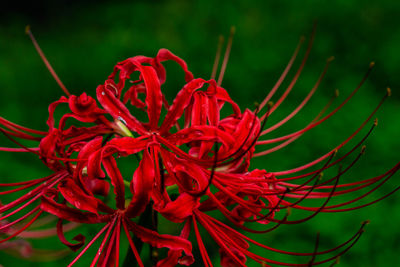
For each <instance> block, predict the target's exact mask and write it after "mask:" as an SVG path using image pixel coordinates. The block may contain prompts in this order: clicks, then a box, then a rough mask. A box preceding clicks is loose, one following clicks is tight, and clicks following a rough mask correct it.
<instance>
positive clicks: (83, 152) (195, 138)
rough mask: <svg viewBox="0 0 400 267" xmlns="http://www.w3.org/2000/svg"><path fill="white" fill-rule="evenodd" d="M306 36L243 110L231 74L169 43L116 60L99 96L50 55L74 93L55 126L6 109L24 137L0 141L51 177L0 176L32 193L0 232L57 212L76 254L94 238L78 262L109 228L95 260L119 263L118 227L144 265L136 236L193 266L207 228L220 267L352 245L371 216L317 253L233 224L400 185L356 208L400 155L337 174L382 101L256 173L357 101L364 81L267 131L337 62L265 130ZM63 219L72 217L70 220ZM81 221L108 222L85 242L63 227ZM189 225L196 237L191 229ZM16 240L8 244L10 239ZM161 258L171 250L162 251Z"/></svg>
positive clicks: (282, 217)
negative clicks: (368, 173)
mask: <svg viewBox="0 0 400 267" xmlns="http://www.w3.org/2000/svg"><path fill="white" fill-rule="evenodd" d="M302 42H303V41H301V42H300V44H299V46H298V47H297V48H296V50H295V53H294V55H293V57H292V58H291V60H290V62H289V64H288V66H287V68H286V69H285V71H284V73H283V74H282V76H281V78H280V79H279V81H278V82H277V83H276V85H275V86H274V88H273V89H272V91H271V92H270V93H269V95H268V96H267V97H266V99H265V100H264V101H263V102H262V103H261V104H260V105H259V106H257V107H256V109H255V110H254V111H251V110H248V109H247V110H245V111H241V109H240V108H239V106H238V105H237V104H236V103H235V102H234V101H233V100H232V99H231V98H230V96H229V94H228V93H227V91H226V90H225V89H224V88H222V87H221V86H220V83H221V80H222V78H221V79H219V82H218V83H217V82H216V81H215V80H214V79H211V80H204V79H201V78H196V79H195V78H194V77H193V75H192V73H191V72H190V71H189V70H188V67H187V65H186V63H185V62H184V61H183V60H182V59H180V58H178V57H177V56H175V55H174V54H172V53H171V52H169V51H168V50H166V49H161V50H160V51H159V52H158V54H157V56H156V57H154V58H149V57H144V56H136V57H132V58H129V59H126V60H124V61H122V62H120V63H118V64H117V65H116V66H115V67H114V71H113V72H112V74H111V75H110V76H109V77H108V79H107V80H106V81H105V83H104V84H102V85H99V86H98V87H97V90H96V98H97V101H98V102H99V103H100V105H98V104H97V102H96V100H95V99H94V98H92V97H90V96H88V95H87V94H86V93H83V94H81V95H80V96H74V95H70V94H69V93H68V91H67V90H66V88H65V87H64V86H63V85H62V83H61V82H60V81H59V79H58V77H57V76H56V75H55V73H54V71H53V70H52V68H51V66H50V65H49V64H48V62H47V61H45V62H46V64H48V67H49V69H50V71H51V72H52V73H53V75H54V76H55V78H56V80H57V81H58V82H59V83H60V85H61V87H62V88H63V89H64V91H65V92H66V93H67V95H68V97H61V98H60V99H59V100H58V101H56V102H54V103H52V104H50V106H49V114H50V115H49V118H48V120H47V124H48V127H49V130H48V131H47V132H42V131H36V130H32V129H28V128H25V127H22V126H20V125H17V124H14V123H12V122H9V121H7V120H6V119H4V118H0V123H1V125H2V128H0V129H1V131H2V133H3V134H4V135H5V136H7V137H8V138H9V139H11V140H12V141H14V142H15V143H16V144H18V145H19V146H20V148H1V150H3V151H10V152H31V153H34V154H36V155H38V156H39V157H40V158H41V159H42V161H43V162H44V164H46V165H47V167H48V168H49V169H51V170H52V171H53V174H52V175H50V176H47V177H43V178H40V179H34V180H29V181H24V182H18V183H11V184H4V183H3V184H0V187H2V188H6V187H15V189H10V190H7V191H3V192H1V193H0V194H1V195H5V194H11V193H14V192H19V191H22V190H28V193H27V194H25V195H23V196H21V197H19V198H17V199H15V200H14V201H12V202H10V203H7V204H4V205H1V206H0V214H1V218H0V222H1V224H0V232H1V233H2V235H4V236H5V237H4V239H2V240H1V241H0V243H4V242H5V243H4V244H7V242H6V241H8V240H10V239H11V238H13V237H15V236H18V235H20V236H21V235H22V236H23V235H24V233H25V234H26V233H27V232H28V231H27V230H26V229H27V228H28V227H29V226H31V225H32V224H34V223H35V222H37V220H39V218H41V217H42V216H43V215H42V214H44V213H48V214H52V215H54V216H56V217H57V218H58V223H57V225H56V226H55V229H49V230H48V231H50V232H54V233H56V234H57V235H58V237H59V239H60V241H61V242H62V243H64V244H65V245H67V246H68V247H70V248H71V249H72V250H73V251H78V250H79V249H81V248H82V247H83V246H84V245H85V246H84V247H83V249H82V250H81V251H80V253H79V254H78V255H77V256H76V258H75V259H74V260H73V261H72V262H71V264H70V266H71V265H73V264H74V263H75V262H76V261H77V260H78V259H79V258H80V257H81V256H82V255H83V254H85V252H86V251H87V249H88V248H89V247H91V246H92V245H93V243H94V242H95V241H96V240H97V239H99V238H100V237H102V236H103V237H102V241H101V244H100V246H99V248H98V250H97V253H96V255H95V256H94V259H93V261H92V266H94V265H96V264H97V265H98V266H118V265H119V262H120V260H119V257H120V239H121V236H123V234H122V233H121V232H124V233H125V235H126V237H127V239H128V241H129V244H130V246H131V250H132V253H133V255H134V257H135V259H136V261H137V263H138V264H139V266H144V264H143V262H142V259H141V257H140V251H139V249H138V248H137V245H135V243H136V244H137V243H138V242H134V240H133V238H132V235H133V236H134V238H135V239H137V240H139V241H141V242H142V243H147V244H149V245H150V246H151V248H152V251H153V253H152V260H153V264H155V265H157V266H175V265H177V264H181V265H191V264H192V263H193V262H194V261H195V259H194V256H193V252H192V242H193V240H196V242H197V245H198V249H199V251H200V254H201V257H202V260H203V262H204V265H205V266H212V262H211V259H210V257H209V255H208V253H207V249H206V246H205V244H204V243H203V240H202V236H201V234H200V230H199V225H201V226H202V227H203V228H204V229H205V230H206V231H207V232H208V233H209V235H210V236H211V238H212V239H213V240H214V241H215V242H216V243H217V244H218V246H219V247H220V255H221V265H222V266H245V265H246V261H247V259H248V258H251V259H252V260H254V261H256V262H258V263H260V264H262V265H263V266H269V265H271V264H272V265H283V266H309V265H317V264H321V263H325V262H329V261H332V260H335V259H336V258H337V257H338V256H340V255H342V254H343V253H345V252H346V251H347V250H348V249H349V248H350V247H351V246H352V245H354V243H355V242H356V241H357V240H358V238H359V237H360V235H361V234H362V232H363V226H364V224H363V226H362V227H361V228H360V230H358V231H357V232H356V234H355V235H354V236H353V237H351V238H350V239H348V240H347V241H346V242H344V243H343V244H341V245H339V246H337V247H335V248H332V249H328V250H324V251H318V250H317V247H316V248H315V251H313V252H307V253H300V252H288V251H282V250H278V249H275V248H272V247H270V246H267V245H265V244H261V243H258V242H257V241H255V240H253V239H251V238H249V237H247V236H246V235H245V234H242V233H240V232H239V231H237V230H235V229H241V230H243V231H246V232H250V233H266V232H269V231H272V230H274V229H275V228H277V227H279V225H281V224H295V223H300V222H304V221H306V220H308V219H311V218H312V217H314V216H315V215H316V214H318V213H319V212H338V211H347V210H352V209H357V208H360V207H364V206H367V205H370V204H373V203H375V202H376V201H378V200H380V199H382V198H384V197H386V196H388V195H390V194H392V193H393V192H394V191H396V190H398V189H399V187H398V188H395V189H394V190H393V191H392V192H390V193H388V194H387V195H385V196H384V197H381V198H379V199H378V200H375V201H372V202H368V203H362V204H359V205H356V206H354V205H351V204H353V203H355V202H358V201H359V200H361V199H363V198H364V197H366V196H368V195H370V194H371V193H372V192H374V191H375V190H376V189H377V188H378V187H380V186H381V185H382V184H383V183H385V182H386V181H387V180H388V179H389V178H390V177H392V176H393V175H394V174H395V173H396V172H397V171H398V169H399V167H400V163H398V164H396V165H395V166H394V167H393V168H391V169H390V170H389V171H387V172H386V173H384V174H382V175H380V176H377V177H372V178H368V179H365V180H360V181H357V182H352V183H339V179H340V177H341V176H342V175H343V174H344V173H346V172H347V171H348V170H349V169H350V168H351V167H352V166H353V165H354V163H355V162H356V161H357V160H358V159H359V158H360V156H361V155H362V154H363V151H364V148H363V146H362V145H363V142H364V141H365V139H366V138H367V137H368V135H369V134H370V132H371V131H372V129H373V128H374V127H375V125H376V123H372V128H371V130H370V131H369V132H368V133H367V134H366V136H365V137H363V138H362V139H361V140H360V141H359V143H358V144H356V145H355V146H354V147H352V148H351V149H350V150H348V151H347V152H346V153H344V155H342V156H341V157H339V158H337V159H335V155H336V154H337V151H338V150H339V149H341V148H342V147H343V146H344V145H345V144H346V143H348V141H349V140H350V139H352V138H353V137H354V136H355V135H356V134H357V133H358V132H359V131H360V130H361V129H362V128H363V127H364V126H365V125H366V124H367V123H368V122H369V120H370V119H371V118H372V116H373V115H374V113H375V112H376V110H377V109H378V108H379V106H380V105H381V104H382V102H380V103H379V105H378V107H377V108H376V109H375V110H374V111H373V112H372V113H371V115H370V116H369V117H368V118H367V119H366V120H365V121H364V122H363V123H362V125H361V126H360V127H359V128H358V129H356V131H355V132H354V134H352V135H351V136H350V137H349V138H347V139H346V140H345V141H344V142H343V143H341V144H340V145H338V146H337V147H335V148H334V149H332V150H331V151H329V152H328V153H326V154H325V155H323V156H320V157H319V158H318V159H316V160H314V161H312V162H310V163H308V164H305V165H303V166H300V167H297V168H295V169H292V170H287V171H282V172H275V173H273V172H268V171H266V170H258V169H255V170H249V167H250V161H251V159H252V158H253V157H258V156H262V155H266V154H269V153H271V152H273V151H276V150H278V149H280V148H282V147H284V146H286V145H288V144H289V143H291V142H293V141H294V140H296V139H297V138H299V137H300V136H301V135H302V134H303V133H305V132H306V131H308V130H310V129H312V128H314V127H316V126H317V125H319V124H321V123H322V122H324V121H325V120H327V119H328V118H329V117H331V116H332V115H333V114H334V113H336V111H338V110H339V109H340V108H341V107H342V106H343V105H344V104H346V102H348V101H349V100H350V98H351V97H352V95H354V94H355V92H356V91H357V90H358V89H359V88H360V87H361V85H362V83H363V82H364V80H365V78H366V77H365V78H364V79H363V80H362V82H361V83H360V84H359V86H357V88H356V89H355V90H354V91H353V92H352V93H351V94H350V95H349V96H348V97H347V98H346V99H345V100H344V101H343V102H342V103H341V104H340V105H339V106H338V107H336V108H335V109H333V111H331V112H330V113H328V114H326V115H324V113H325V111H326V110H327V109H328V108H329V106H326V107H325V108H324V109H323V110H322V112H321V113H320V114H318V116H317V117H316V118H315V119H314V120H313V121H312V122H311V123H310V124H308V125H306V126H305V127H304V128H303V129H300V130H298V131H296V132H294V133H291V134H288V135H285V136H282V137H279V138H273V139H268V137H267V134H268V133H270V132H271V131H273V130H275V129H277V128H278V127H280V126H281V125H283V124H284V123H286V122H287V121H288V120H289V119H291V118H292V117H293V116H294V115H296V113H297V112H298V111H299V110H300V109H301V108H302V107H303V106H304V105H305V104H306V103H307V101H308V99H309V98H310V97H311V96H312V94H313V93H314V92H315V90H316V89H317V87H318V86H319V83H320V82H321V80H322V78H323V76H324V75H325V72H326V70H327V67H328V65H329V62H330V60H328V63H327V66H326V68H325V69H324V70H323V72H322V74H321V76H320V78H319V79H318V81H317V82H316V84H315V86H314V88H313V89H312V90H311V91H310V93H309V94H308V95H307V96H306V98H305V99H304V100H303V101H302V102H301V104H300V105H299V106H298V107H297V108H296V109H295V110H294V111H293V112H292V113H291V114H290V115H289V116H287V117H286V118H285V119H283V120H282V121H280V122H279V123H276V124H275V125H270V126H269V127H268V128H266V129H264V128H265V126H266V125H267V123H266V122H267V118H268V116H269V115H270V114H272V113H273V112H274V111H275V110H276V109H277V108H278V106H279V105H280V104H281V103H282V101H283V100H284V99H285V97H286V96H287V95H288V94H289V92H290V91H291V89H292V88H293V86H294V85H295V83H296V80H297V78H298V77H299V75H300V73H301V71H302V69H303V66H304V64H305V62H306V60H307V57H308V54H309V52H310V49H311V44H312V38H311V41H310V44H309V46H308V48H307V51H306V53H305V56H304V58H303V60H302V63H301V64H300V67H299V69H298V71H297V72H296V74H295V76H294V78H293V79H292V81H291V83H290V85H289V86H288V88H287V89H286V91H285V92H284V93H283V95H282V97H281V98H280V99H279V100H278V101H277V102H276V103H275V104H272V103H269V100H270V99H271V97H272V96H273V94H274V93H275V92H276V91H277V89H278V88H279V87H280V85H281V83H282V81H283V79H284V78H285V76H286V75H287V73H288V71H289V70H290V69H291V67H292V64H293V62H294V60H295V58H296V56H297V54H298V52H299V50H300V46H301V43H302ZM35 44H36V43H35ZM229 47H230V45H229ZM37 48H38V46H37ZM38 49H39V51H40V48H38ZM228 50H229V49H228ZM40 53H41V55H42V56H43V54H42V52H41V51H40ZM43 57H44V56H43ZM226 58H227V57H226ZM167 60H172V61H175V62H176V63H178V64H179V65H180V66H181V68H182V69H183V72H184V77H185V81H186V83H185V85H184V86H183V88H182V89H181V90H180V91H179V92H178V94H177V95H176V97H175V99H174V101H173V102H172V103H168V101H167V100H166V97H165V96H164V94H163V92H162V90H161V88H162V85H163V84H164V82H165V80H166V71H165V68H164V66H163V62H164V61H167ZM225 63H226V61H225ZM225 65H226V64H225ZM371 67H372V64H371ZM370 69H371V68H370ZM370 69H369V70H368V73H369V71H370ZM222 73H223V71H222ZM222 75H223V74H222ZM367 75H368V74H367ZM367 75H366V76H367ZM389 93H390V91H388V94H389ZM59 105H68V108H69V110H70V111H69V112H68V113H66V114H64V115H63V116H62V117H61V119H60V120H59V121H58V122H57V123H56V121H55V119H54V113H55V111H56V109H57V107H58V106H59ZM226 105H229V106H231V110H232V113H231V114H230V115H228V116H225V117H224V116H223V115H222V114H221V110H222V108H223V107H224V106H226ZM265 109H266V110H265ZM263 110H265V111H264V112H263V114H262V115H260V114H261V113H262V111H263ZM143 112H144V114H145V115H147V119H146V120H145V122H141V121H140V120H139V119H138V116H136V114H141V113H143ZM75 122H78V123H75ZM82 125H84V126H82ZM16 138H20V139H28V140H36V141H38V142H39V143H38V147H35V148H28V147H26V146H24V145H23V144H21V143H20V142H19V141H17V139H16ZM277 143H278V145H276V146H274V147H272V148H269V149H262V148H261V147H262V146H263V145H265V144H277ZM358 148H361V152H360V153H359V154H358V155H357V156H356V157H355V159H354V160H353V162H351V163H350V164H349V165H347V166H345V167H343V168H339V171H338V173H337V174H336V175H334V176H333V177H329V178H327V179H325V180H324V181H322V172H323V171H325V170H327V169H329V168H332V167H334V166H340V165H341V161H342V160H343V159H345V158H347V157H348V156H350V155H351V154H353V152H355V151H356V150H357V149H358ZM256 151H257V152H256ZM121 157H124V158H125V157H126V158H128V159H129V160H131V165H130V166H137V167H135V168H133V167H132V168H131V170H130V173H129V176H126V174H124V173H125V172H124V171H123V169H122V168H121V167H120V158H121ZM135 161H137V162H135ZM318 164H319V165H322V166H318ZM130 176H132V177H130ZM295 181H298V182H297V183H296V182H295ZM366 187H370V189H369V191H367V192H366V193H363V194H362V195H357V196H355V197H354V198H352V199H351V200H348V201H345V202H343V203H338V204H335V205H329V201H330V200H331V199H332V198H334V197H336V196H341V195H344V194H353V193H354V192H357V191H358V190H359V189H363V188H366ZM305 199H325V200H324V201H323V203H322V204H321V205H318V206H308V205H303V204H302V201H303V200H305ZM290 208H294V209H301V210H306V211H310V212H311V214H310V215H308V216H307V217H305V218H302V219H297V220H289V218H288V216H289V210H290ZM149 211H150V212H149ZM213 211H218V212H220V213H221V214H222V215H223V216H224V217H225V218H226V219H227V220H228V221H229V224H230V225H231V226H229V225H228V224H226V223H224V222H222V221H220V220H218V219H216V218H214V217H213V216H212V215H211V214H214V213H213ZM285 211H286V212H285ZM159 217H160V218H161V217H162V218H163V220H164V221H169V222H172V223H175V224H177V225H182V230H181V233H180V235H179V236H175V235H173V234H161V233H159V232H158V218H159ZM137 218H140V220H139V221H138V220H137ZM142 218H144V219H143V220H142ZM146 218H149V219H146ZM63 221H68V222H69V223H70V224H68V225H63ZM140 221H145V222H146V223H141V222H140ZM71 224H72V226H71ZM76 224H100V225H102V226H103V227H102V228H101V230H100V231H99V232H98V233H97V234H96V235H95V236H94V237H93V238H92V239H91V240H90V241H89V242H87V244H85V237H84V236H83V235H78V236H76V237H75V238H74V240H75V241H76V242H73V243H71V242H70V241H68V240H67V239H66V238H65V236H64V231H66V230H67V228H69V229H70V228H72V227H75V226H76ZM254 225H257V227H253V226H254ZM191 233H193V235H194V236H193V238H189V236H190V234H191ZM8 242H10V241H8ZM9 244H10V246H11V244H12V243H9ZM317 244H318V241H317ZM250 245H252V246H254V245H255V246H258V247H261V248H264V249H266V250H269V251H272V252H277V253H284V254H289V255H293V256H298V257H300V258H301V259H298V260H297V262H296V263H285V262H279V261H275V260H272V259H270V258H266V257H264V256H262V255H257V254H255V253H253V252H252V249H251V246H250ZM161 248H167V249H168V253H165V255H164V254H163V250H160V251H158V249H161ZM161 256H163V258H161V259H160V258H159V257H161ZM196 260H200V259H196ZM299 262H300V263H299Z"/></svg>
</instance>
